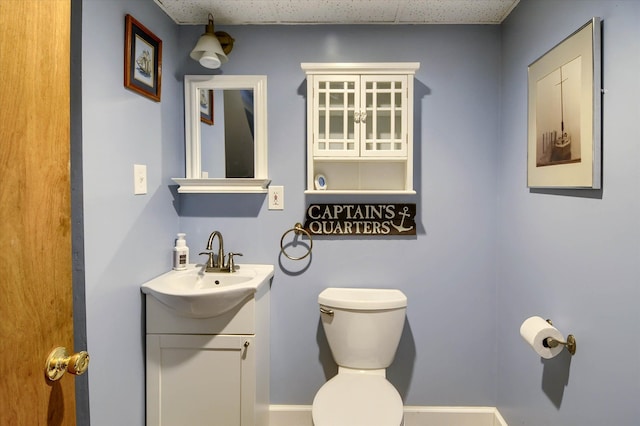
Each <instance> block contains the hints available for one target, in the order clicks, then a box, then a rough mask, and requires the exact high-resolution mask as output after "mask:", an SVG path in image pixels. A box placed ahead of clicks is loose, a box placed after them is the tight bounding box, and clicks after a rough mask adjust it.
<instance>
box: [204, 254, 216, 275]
mask: <svg viewBox="0 0 640 426" xmlns="http://www.w3.org/2000/svg"><path fill="white" fill-rule="evenodd" d="M200 254H201V255H203V254H206V255H207V256H209V258H208V259H207V264H206V267H205V268H206V269H205V271H206V272H210V271H212V270H213V269H214V268H215V267H216V264H215V259H214V257H213V252H212V251H203V252H200Z"/></svg>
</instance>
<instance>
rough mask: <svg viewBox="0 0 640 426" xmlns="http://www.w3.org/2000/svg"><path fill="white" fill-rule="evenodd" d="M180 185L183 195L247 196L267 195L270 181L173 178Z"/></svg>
mask: <svg viewBox="0 0 640 426" xmlns="http://www.w3.org/2000/svg"><path fill="white" fill-rule="evenodd" d="M172 180H173V181H174V182H175V183H177V184H178V185H179V187H178V192H179V193H181V194H203V193H208V194H221V193H245V194H266V193H267V191H268V186H269V183H270V182H271V180H270V179H241V178H233V179H218V178H209V179H189V178H173V179H172Z"/></svg>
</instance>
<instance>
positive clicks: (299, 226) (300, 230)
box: [280, 222, 313, 260]
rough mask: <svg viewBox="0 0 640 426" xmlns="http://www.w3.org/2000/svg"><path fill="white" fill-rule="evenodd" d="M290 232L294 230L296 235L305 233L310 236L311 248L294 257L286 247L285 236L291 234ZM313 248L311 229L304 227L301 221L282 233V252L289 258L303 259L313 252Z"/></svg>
mask: <svg viewBox="0 0 640 426" xmlns="http://www.w3.org/2000/svg"><path fill="white" fill-rule="evenodd" d="M289 232H293V233H295V234H296V235H302V234H305V235H306V236H307V237H308V238H309V249H308V250H307V252H306V253H305V254H304V255H303V256H300V257H293V256H290V255H289V254H288V253H287V252H286V251H285V249H284V237H286V236H287V234H289ZM312 249H313V239H312V238H311V234H310V233H309V231H307V230H306V229H304V228H303V227H302V224H301V223H300V222H298V223H296V225H295V226H294V227H293V228H291V229H289V230H288V231H286V232H285V233H284V234H282V238H280V251H281V252H282V254H284V255H285V256H286V257H287V258H289V259H291V260H302V259H304V258H305V257H307V256H309V255H310V254H311V250H312Z"/></svg>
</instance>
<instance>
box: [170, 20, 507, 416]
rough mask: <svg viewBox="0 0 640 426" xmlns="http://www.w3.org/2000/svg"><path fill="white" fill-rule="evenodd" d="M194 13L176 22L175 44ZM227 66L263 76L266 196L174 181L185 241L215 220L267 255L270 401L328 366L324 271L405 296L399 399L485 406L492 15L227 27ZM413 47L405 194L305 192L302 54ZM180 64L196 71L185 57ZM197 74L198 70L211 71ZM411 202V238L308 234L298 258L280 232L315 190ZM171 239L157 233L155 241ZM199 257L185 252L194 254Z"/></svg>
mask: <svg viewBox="0 0 640 426" xmlns="http://www.w3.org/2000/svg"><path fill="white" fill-rule="evenodd" d="M203 28H204V27H200V26H198V27H188V26H187V27H181V28H180V46H181V47H180V50H183V51H184V53H183V55H185V56H186V55H187V54H188V52H189V50H190V49H191V48H192V46H193V45H194V44H195V42H196V40H197V38H198V36H199V35H200V34H201V33H202V31H203ZM218 29H224V30H226V31H228V32H229V33H230V34H231V35H232V36H233V37H234V38H235V39H236V42H235V46H234V50H233V52H231V54H230V55H229V62H228V63H226V64H225V65H223V67H222V71H221V72H222V73H224V74H266V75H267V77H268V124H269V175H270V177H271V179H272V184H273V185H283V186H284V206H285V207H284V210H283V211H269V210H267V200H266V197H265V196H264V195H192V194H189V195H181V196H180V205H181V210H180V229H181V231H184V232H186V233H187V236H188V240H189V244H190V246H191V249H192V253H194V254H196V253H198V252H199V251H202V249H204V247H205V244H206V241H207V237H208V235H209V233H210V232H211V231H213V230H220V231H221V232H222V233H223V235H224V243H225V248H226V249H227V251H234V252H241V253H243V254H244V257H242V258H239V260H240V261H241V262H257V263H272V264H275V265H276V273H275V277H274V279H273V286H272V290H271V291H272V299H271V301H272V315H271V336H272V339H271V401H272V403H274V404H311V402H312V400H313V397H314V395H315V392H316V391H317V389H318V388H319V387H320V386H321V385H322V384H323V383H324V382H325V381H326V379H327V378H328V377H331V376H332V375H333V374H335V372H336V367H335V365H334V364H333V361H332V360H331V355H330V354H329V349H328V347H327V345H326V342H325V340H324V335H323V332H322V330H321V326H320V323H319V313H318V305H317V296H318V293H320V291H322V289H324V288H326V287H329V286H356V287H367V286H370V287H397V288H400V289H401V290H402V291H404V292H405V293H406V294H407V296H408V300H409V306H408V310H407V323H406V326H405V333H404V336H403V338H402V340H401V343H400V348H399V352H398V356H397V358H396V362H395V364H394V365H393V366H392V367H391V368H390V370H389V378H390V380H391V381H392V382H393V383H394V384H395V385H396V386H397V388H398V389H399V390H400V392H401V394H402V395H403V397H404V399H405V402H406V403H407V404H410V405H495V403H496V400H495V383H496V374H495V373H496V360H495V354H496V351H497V349H496V348H495V345H494V342H495V319H496V318H495V295H496V293H495V275H494V273H495V267H496V257H495V232H496V229H495V226H496V222H495V216H496V200H497V194H496V181H497V170H498V167H499V162H498V158H499V156H498V155H497V150H498V142H499V115H498V112H499V93H500V87H499V82H500V27H498V26H446V25H441V26H368V25H358V26H231V27H222V26H221V27H220V28H218ZM360 61H361V62H376V61H417V62H420V63H421V67H420V69H419V70H418V72H417V74H416V77H415V86H416V87H415V123H416V124H415V132H414V133H415V150H416V153H415V154H416V155H415V157H416V158H415V169H416V177H415V187H416V190H417V195H416V196H414V197H407V196H405V197H398V196H395V197H394V196H390V197H371V196H361V197H353V196H348V197H344V196H343V197H336V196H332V197H326V198H325V197H319V196H315V197H310V196H305V195H304V193H303V191H304V189H305V188H304V185H305V176H306V164H305V159H306V154H305V152H306V145H305V144H306V126H305V121H306V81H305V74H304V72H303V71H302V70H301V68H300V63H301V62H360ZM184 65H185V68H180V69H179V73H181V74H189V73H200V74H202V73H207V70H206V69H204V68H201V67H200V66H199V65H198V64H197V63H196V62H195V61H192V60H188V61H187V62H186V63H185V64H184ZM209 73H210V72H209ZM369 201H372V202H415V203H416V204H417V210H418V213H417V222H418V224H419V229H418V235H417V237H415V238H356V237H348V238H333V237H322V238H321V237H316V238H315V239H314V245H313V254H312V256H311V258H310V260H309V259H305V260H303V261H298V262H294V261H290V260H288V259H286V258H285V257H284V256H282V255H280V252H279V251H280V248H279V244H280V239H281V237H282V235H283V233H284V232H285V231H287V230H288V229H290V228H292V227H293V226H294V224H295V223H296V222H298V221H302V220H303V219H304V215H305V207H306V206H307V205H308V204H309V203H312V202H369ZM167 246H168V245H167ZM196 259H197V256H196Z"/></svg>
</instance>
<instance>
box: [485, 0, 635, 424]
mask: <svg viewBox="0 0 640 426" xmlns="http://www.w3.org/2000/svg"><path fill="white" fill-rule="evenodd" d="M593 16H599V17H601V18H602V19H603V25H602V33H603V67H602V71H603V84H604V89H605V90H606V94H605V95H604V97H603V112H602V125H603V131H602V139H603V148H602V153H603V155H602V157H603V185H602V187H603V189H602V190H600V191H584V190H575V191H571V190H565V191H551V190H548V191H535V190H528V189H527V188H526V162H525V159H526V156H527V153H526V137H527V121H526V117H527V72H526V70H527V66H528V65H529V64H530V63H531V62H533V61H534V60H535V59H536V58H538V57H539V56H540V55H542V54H544V53H545V52H546V51H547V50H548V49H550V48H552V47H553V46H554V45H555V44H556V43H558V42H559V41H561V40H562V39H563V38H565V37H566V36H568V35H569V34H571V33H572V32H573V31H575V30H576V29H578V28H579V27H580V26H582V25H583V24H584V23H586V22H587V21H588V20H589V19H590V18H591V17H593ZM638 22H640V2H639V1H637V0H622V1H615V0H599V1H583V0H564V1H556V0H536V1H532V0H522V1H521V3H520V5H519V6H518V7H517V8H516V9H515V11H514V12H513V13H512V15H511V16H510V17H509V18H508V19H507V21H506V22H505V23H504V24H503V25H502V55H501V56H502V58H501V60H502V64H503V65H502V87H501V100H500V103H501V123H502V125H501V129H502V130H501V134H500V137H499V140H500V143H499V149H498V150H497V152H496V156H497V160H498V161H499V164H500V167H499V179H498V182H497V193H498V195H499V198H498V200H499V205H498V209H497V212H498V223H499V226H498V227H497V229H496V230H497V237H498V238H497V241H498V243H497V253H498V258H499V259H500V261H499V262H498V263H497V265H498V269H497V283H498V292H497V298H496V303H495V309H496V315H497V318H498V322H497V324H498V328H497V333H498V336H499V339H498V340H497V343H498V348H499V350H498V351H497V356H498V365H499V368H498V396H497V402H498V409H499V410H500V412H501V413H502V415H503V416H504V418H505V419H506V421H507V422H508V424H510V425H531V426H539V425H635V424H638V419H640V406H639V405H638V401H639V400H640V388H639V386H638V384H639V383H640V368H639V365H640V364H639V361H640V356H639V355H640V346H639V345H638V342H637V339H636V336H638V335H639V334H640V321H638V319H639V318H638V312H639V310H638V306H637V301H638V300H640V286H638V276H640V266H639V263H638V260H639V259H640V243H639V241H640V226H639V222H638V217H640V192H639V189H638V182H639V181H640V161H639V158H640V146H639V145H638V140H639V139H640V131H639V130H638V117H640V106H639V105H640V104H639V103H638V99H639V98H640V79H639V78H638V69H640V53H639V50H638V46H639V45H640V26H639V25H638ZM531 315H541V316H543V317H545V318H551V319H553V321H554V324H555V325H556V326H557V327H558V328H559V329H560V330H561V331H562V332H563V333H565V335H566V334H568V333H573V334H574V335H575V336H576V339H577V353H576V355H575V356H574V357H573V358H571V357H570V356H569V355H568V354H567V352H566V351H564V352H563V353H562V354H561V355H559V356H558V357H557V358H554V359H551V360H546V361H541V359H540V358H539V357H538V356H536V354H535V353H534V352H533V351H532V350H531V349H530V348H529V347H528V346H527V345H525V344H524V342H523V341H522V339H521V338H520V336H519V333H518V328H519V326H520V324H521V322H522V321H523V320H524V319H525V318H527V317H529V316H531ZM628 339H631V340H628Z"/></svg>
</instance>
